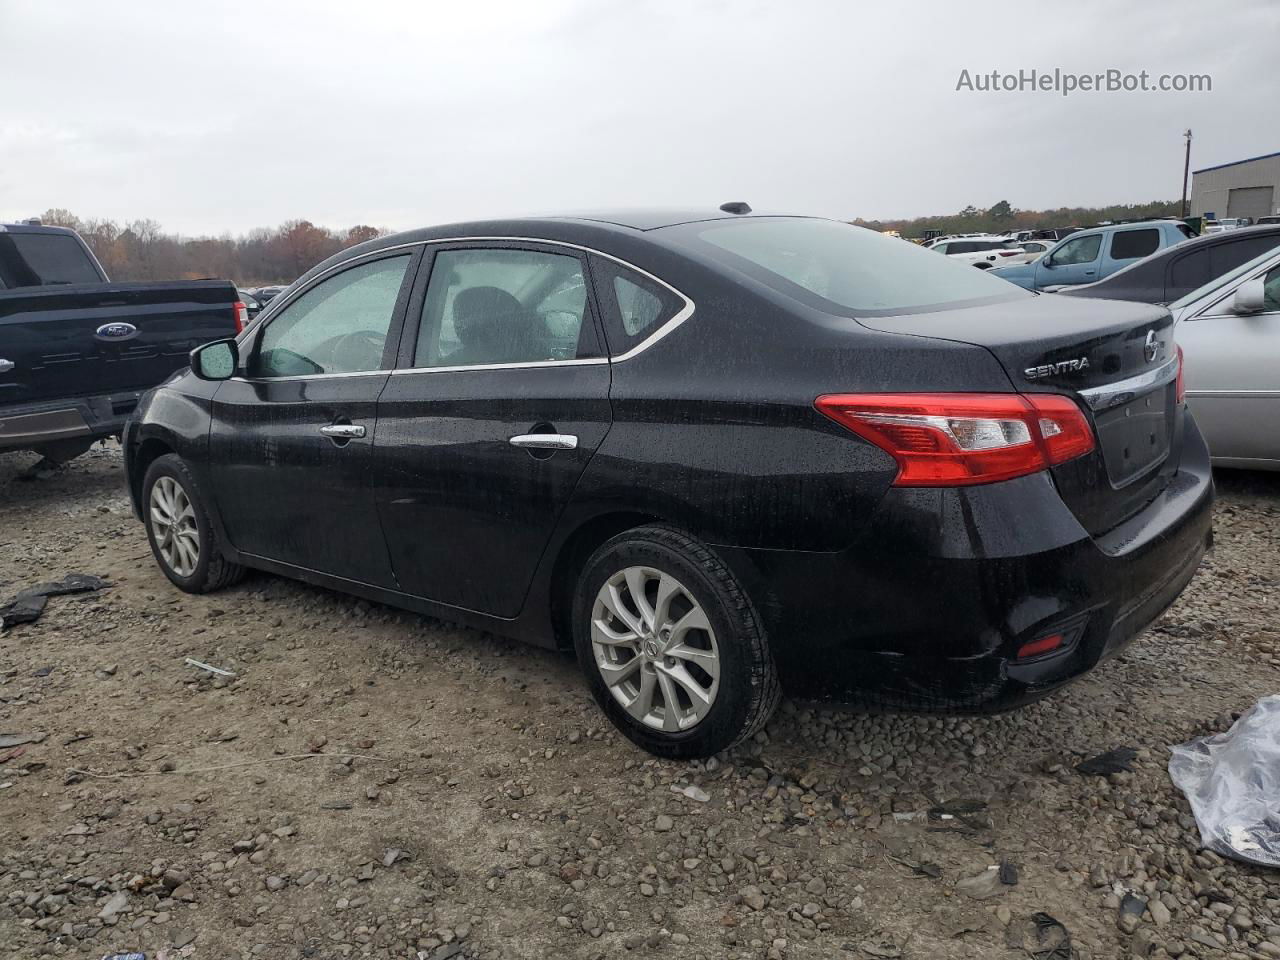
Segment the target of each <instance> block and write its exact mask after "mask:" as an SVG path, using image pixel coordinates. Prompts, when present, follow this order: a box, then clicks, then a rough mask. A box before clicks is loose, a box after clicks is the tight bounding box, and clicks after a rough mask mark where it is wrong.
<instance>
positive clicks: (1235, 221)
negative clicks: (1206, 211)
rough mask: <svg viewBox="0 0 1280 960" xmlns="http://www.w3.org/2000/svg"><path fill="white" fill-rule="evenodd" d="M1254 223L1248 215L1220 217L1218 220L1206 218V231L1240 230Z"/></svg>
mask: <svg viewBox="0 0 1280 960" xmlns="http://www.w3.org/2000/svg"><path fill="white" fill-rule="evenodd" d="M1252 224H1253V221H1252V220H1250V219H1249V218H1248V217H1219V218H1218V219H1217V220H1206V221H1205V222H1204V232H1205V233H1224V232H1226V231H1227V230H1239V229H1241V228H1242V227H1248V226H1251V225H1252Z"/></svg>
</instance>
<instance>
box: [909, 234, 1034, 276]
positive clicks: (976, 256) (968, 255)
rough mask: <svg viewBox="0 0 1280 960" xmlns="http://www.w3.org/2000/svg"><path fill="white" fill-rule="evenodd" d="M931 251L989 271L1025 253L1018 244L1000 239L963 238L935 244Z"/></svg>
mask: <svg viewBox="0 0 1280 960" xmlns="http://www.w3.org/2000/svg"><path fill="white" fill-rule="evenodd" d="M929 249H930V250H932V251H933V252H934V253H941V254H943V255H944V256H948V257H952V258H954V259H956V260H959V261H960V262H961V263H968V264H972V265H973V266H975V267H977V268H978V269H979V270H987V269H989V268H990V267H992V266H993V265H995V264H996V263H1000V262H1002V261H1004V260H1006V259H1007V258H1009V257H1021V255H1022V254H1023V252H1024V251H1023V250H1022V248H1021V247H1019V246H1018V245H1017V244H1014V243H1012V242H1011V241H1009V240H1005V239H1002V238H1000V237H961V238H959V239H952V240H944V241H942V242H941V243H935V244H934V245H933V246H931V247H930V248H929ZM1015 262H1016V261H1015Z"/></svg>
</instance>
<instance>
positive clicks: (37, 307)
mask: <svg viewBox="0 0 1280 960" xmlns="http://www.w3.org/2000/svg"><path fill="white" fill-rule="evenodd" d="M235 300H236V292H235V288H234V287H233V286H232V285H231V284H230V283H228V282H226V281H216V280H207V281H206V280H201V281H184V282H174V283H95V284H66V285H57V286H45V287H30V288H23V289H19V290H11V291H0V358H3V359H5V360H8V361H9V364H7V365H6V366H7V367H9V369H8V371H7V372H4V373H0V406H3V405H8V404H19V403H32V402H40V401H46V400H61V399H67V398H72V397H82V396H98V395H105V394H115V393H125V392H129V391H141V390H146V389H149V388H150V387H154V386H155V385H156V384H158V383H160V382H161V381H162V380H164V379H165V377H167V376H168V375H169V374H171V373H172V372H173V371H174V370H177V369H180V368H181V367H183V366H185V365H186V363H187V354H188V353H189V352H190V351H191V350H192V349H194V348H195V347H198V346H199V345H200V344H202V343H207V342H208V341H210V340H217V339H219V338H220V337H229V336H232V335H233V334H234V332H235V317H234V313H233V304H234V303H235Z"/></svg>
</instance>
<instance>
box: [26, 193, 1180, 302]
mask: <svg viewBox="0 0 1280 960" xmlns="http://www.w3.org/2000/svg"><path fill="white" fill-rule="evenodd" d="M1179 210H1180V203H1179V201H1177V200H1153V201H1151V202H1149V203H1132V204H1116V205H1114V206H1110V207H1059V208H1058V209H1056V210H1018V209H1016V208H1014V207H1013V206H1012V205H1010V203H1009V202H1008V201H1007V200H1001V201H1000V202H999V203H997V204H995V205H994V206H992V207H989V208H988V209H985V210H981V209H979V208H977V207H974V206H968V207H965V208H964V209H963V210H961V211H960V212H959V213H954V214H949V215H945V216H932V217H916V218H915V219H913V220H863V219H856V220H854V221H853V222H854V223H856V224H858V225H860V226H864V227H870V228H871V229H873V230H881V231H883V230H897V231H898V232H899V233H901V234H902V235H903V236H904V237H919V236H922V235H923V234H924V232H925V231H926V230H939V231H941V232H942V233H980V232H981V233H1007V232H1012V231H1015V230H1031V229H1038V228H1042V227H1086V226H1091V225H1093V224H1096V223H1099V222H1101V221H1104V220H1136V219H1147V218H1157V217H1176V216H1178V214H1179ZM40 219H41V222H43V223H45V224H49V225H52V226H62V227H71V228H72V229H73V230H75V231H77V232H78V233H79V234H80V236H82V237H84V239H85V242H86V243H88V244H89V248H90V249H91V250H93V252H94V254H95V255H96V256H97V258H98V261H99V262H100V263H101V264H102V266H103V268H104V269H105V270H106V271H107V276H109V277H111V278H112V279H113V280H196V279H199V278H202V277H216V278H220V279H226V280H232V281H234V282H235V283H236V284H238V285H239V286H241V287H252V286H260V285H264V284H273V283H288V282H291V281H293V280H295V279H297V278H298V277H300V276H301V275H302V274H304V273H306V272H307V271H308V270H309V269H311V268H312V267H313V266H315V265H316V264H317V263H319V262H320V261H321V260H324V259H325V258H327V257H330V256H332V255H333V254H335V253H337V252H338V251H339V250H343V249H345V248H347V247H350V246H352V245H354V244H357V243H362V242H364V241H365V240H372V239H373V238H374V237H380V236H382V235H383V234H385V233H387V232H388V231H387V230H384V229H379V228H377V227H370V226H367V225H363V224H361V225H359V226H355V227H351V228H350V229H349V230H345V231H343V230H336V231H335V230H329V229H326V228H325V227H318V226H316V225H315V224H314V223H311V222H310V221H309V220H288V221H286V222H284V223H282V224H280V226H278V227H260V228H258V229H256V230H251V231H249V232H248V233H247V234H243V235H241V236H238V237H235V236H231V235H230V234H224V235H223V236H220V237H181V236H178V235H176V234H171V233H165V232H164V231H163V230H162V229H161V227H160V224H158V223H157V222H156V221H154V220H132V221H130V222H128V223H125V224H120V223H116V222H115V221H114V220H81V219H80V218H79V217H77V216H76V215H75V214H73V213H72V212H71V211H69V210H63V209H53V210H46V211H45V212H44V213H43V214H42V215H41V217H40Z"/></svg>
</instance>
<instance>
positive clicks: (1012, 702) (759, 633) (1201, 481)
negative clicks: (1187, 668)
mask: <svg viewBox="0 0 1280 960" xmlns="http://www.w3.org/2000/svg"><path fill="white" fill-rule="evenodd" d="M1171 332H1172V328H1171V325H1170V317H1169V314H1168V312H1167V311H1165V310H1162V309H1158V308H1154V307H1149V306H1144V305H1135V304H1123V303H1102V302H1097V303H1090V304H1088V305H1084V304H1076V303H1074V302H1072V301H1071V300H1068V299H1067V298H1065V297H1038V296H1034V295H1031V294H1028V293H1026V292H1024V291H1022V290H1020V289H1017V288H1014V287H1012V286H1011V285H1010V284H1008V283H1005V282H1004V281H1002V280H999V279H996V278H994V277H990V276H987V275H986V274H984V273H982V272H981V271H978V270H974V269H972V268H971V267H969V266H967V265H965V264H959V263H955V262H952V261H948V260H947V259H946V258H945V257H938V256H935V255H933V254H932V253H930V252H929V251H927V250H922V249H920V248H918V247H915V246H914V245H912V244H906V243H902V242H900V241H898V240H895V239H893V238H890V237H884V236H881V235H879V234H876V233H873V232H870V231H867V230H863V229H861V228H858V227H853V226H850V225H848V224H843V223H834V222H831V221H826V220H820V219H812V218H803V217H766V216H753V215H748V214H747V213H746V212H745V208H744V206H743V205H736V204H735V205H726V208H725V210H724V212H717V211H711V212H695V213H689V212H685V213H652V214H640V215H600V216H590V217H565V218H555V219H527V220H509V221H498V222H484V223H468V224H461V225H454V226H448V227H437V228H432V229H426V230H419V231H416V232H411V233H405V234H400V235H398V236H392V237H384V238H381V239H378V240H374V241H371V242H369V243H365V244H362V245H360V246H357V247H354V248H351V249H349V250H345V251H343V252H342V253H341V254H339V255H337V256H336V257H333V258H331V259H330V260H328V261H326V262H324V263H322V264H321V265H319V266H318V267H316V268H315V269H313V270H312V271H311V272H310V273H309V274H308V275H307V276H305V277H304V278H302V279H301V280H300V281H299V282H297V283H296V284H294V285H293V286H291V287H290V289H289V290H288V292H287V293H286V294H285V295H283V296H281V297H279V298H277V300H276V301H275V302H273V303H272V304H271V305H270V306H269V307H268V308H267V309H265V310H264V311H263V313H262V314H261V315H260V316H259V318H258V320H257V321H256V322H255V323H253V324H252V325H250V327H249V328H248V329H247V330H245V331H244V332H243V333H242V334H241V335H240V336H239V337H237V338H236V339H235V340H224V341H219V342H216V343H213V344H208V345H206V346H204V347H201V348H200V349H198V350H196V351H194V353H193V354H192V370H191V371H190V372H189V373H186V374H184V375H182V376H180V377H178V378H176V379H174V380H171V381H169V382H167V383H166V384H164V385H163V386H161V387H159V388H157V389H156V390H154V391H152V392H151V393H150V394H148V395H147V396H146V397H145V398H144V400H143V402H142V403H141V404H140V406H139V408H138V410H137V412H136V414H135V416H134V417H133V419H132V420H131V421H130V423H129V426H128V429H127V431H126V436H125V441H124V442H125V448H126V457H127V466H128V476H129V484H130V490H131V493H132V497H133V501H134V504H135V507H136V509H137V511H138V514H139V516H140V517H141V518H142V519H143V520H144V522H145V524H146V528H147V533H148V535H149V537H150V540H151V545H152V548H153V551H154V553H155V556H156V559H157V561H158V563H159V565H160V568H161V569H162V570H163V571H164V573H165V575H166V576H168V578H169V579H170V580H171V581H172V582H173V583H174V584H176V585H177V586H178V587H179V588H181V589H183V590H186V591H190V592H205V591H209V590H214V589H218V588H220V587H225V586H228V585H229V584H232V583H234V582H236V581H237V580H238V579H239V578H240V577H241V576H242V575H243V573H244V572H245V569H246V568H248V567H253V568H257V569H261V570H266V571H270V572H273V573H277V574H283V575H286V576H290V577H296V578H298V579H301V580H306V581H308V582H311V583H315V584H321V585H324V586H327V587H331V588H334V589H337V590H342V591H346V592H349V593H353V594H357V595H360V596H362V597H366V598H369V599H372V600H376V601H382V602H385V603H389V604H395V605H397V606H401V607H405V608H408V609H411V610H417V611H420V612H423V613H428V614H433V615H437V616H440V617H444V618H447V619H450V620H454V621H459V622H462V623H465V624H470V625H472V626H475V627H478V628H481V629H485V630H491V631H495V632H499V633H504V634H509V635H513V636H516V637H520V638H524V639H527V640H530V641H532V642H534V643H539V644H544V645H546V646H550V647H561V648H564V649H570V648H574V649H576V652H577V655H578V657H579V659H580V661H581V663H582V666H583V669H584V670H585V672H586V675H587V678H588V682H589V684H590V686H591V689H592V691H593V692H594V694H595V696H596V699H597V700H598V701H599V703H600V705H601V707H602V708H603V709H604V711H605V712H606V713H607V714H608V715H609V716H610V718H611V719H612V720H613V722H614V723H615V724H617V726H618V727H619V728H620V729H621V730H622V731H623V732H624V733H625V734H626V735H627V736H629V737H630V738H631V739H632V740H634V741H635V742H637V743H638V744H640V745H642V746H643V747H645V748H646V749H648V750H651V751H653V752H654V753H657V754H661V755H665V756H671V757H679V756H683V757H687V756H702V755H707V754H710V753H714V752H716V751H718V750H721V749H723V748H725V747H727V746H729V745H730V744H732V743H734V742H736V741H738V740H740V739H742V738H743V737H745V736H748V735H749V734H751V733H752V732H753V731H755V730H757V729H759V728H760V726H761V725H762V724H763V723H764V722H765V721H766V720H767V719H768V717H769V715H770V712H771V711H772V710H773V708H774V706H775V704H776V703H777V701H778V697H779V695H780V691H781V690H784V689H785V690H786V691H787V692H788V693H789V694H790V695H792V696H794V697H796V698H798V699H802V700H819V701H841V702H852V703H858V704H863V705H870V706H874V707H884V708H897V709H902V708H905V709H912V710H945V711H987V710H999V709H1006V708H1009V707H1013V706H1017V705H1019V704H1022V703H1025V702H1027V701H1029V700H1031V699H1034V698H1036V697H1039V696H1042V695H1044V694H1045V693H1047V692H1049V691H1051V690H1053V689H1055V688H1056V687H1059V686H1061V685H1062V684H1064V683H1066V682H1067V681H1069V680H1071V679H1073V678H1075V677H1077V676H1079V675H1080V674H1082V673H1084V672H1085V671H1087V670H1089V669H1090V668H1091V667H1093V666H1094V665H1095V664H1097V663H1098V662H1099V661H1100V660H1102V659H1103V658H1105V657H1108V656H1110V655H1112V654H1114V653H1116V652H1117V651H1118V650H1120V649H1121V648H1122V647H1123V646H1124V645H1125V644H1126V643H1127V642H1128V641H1129V640H1130V639H1132V638H1133V637H1134V636H1135V635H1136V634H1138V633H1139V632H1141V631H1142V629H1143V628H1144V627H1145V626H1146V625H1147V624H1148V623H1150V622H1151V620H1152V619H1153V618H1154V617H1156V616H1158V615H1159V614H1160V612H1161V611H1163V610H1164V609H1165V608H1166V607H1167V606H1168V605H1169V604H1170V603H1171V602H1172V601H1173V599H1174V598H1175V597H1176V596H1177V595H1178V593H1179V592H1180V591H1181V590H1182V588H1183V587H1184V586H1185V585H1186V584H1187V582H1188V581H1189V580H1190V579H1191V577H1192V574H1193V573H1194V572H1195V570H1196V567H1197V565H1198V563H1199V561H1200V557H1201V555H1202V553H1203V551H1204V550H1205V548H1206V545H1207V543H1208V540H1209V536H1210V523H1209V521H1210V517H1209V512H1210V504H1211V501H1212V490H1213V488H1212V481H1211V477H1210V471H1209V460H1208V454H1207V452H1206V450H1205V445H1204V442H1203V441H1202V440H1201V438H1200V434H1199V432H1198V431H1197V429H1196V425H1195V423H1194V421H1193V420H1192V418H1191V416H1190V415H1189V414H1188V413H1187V411H1186V408H1185V405H1184V403H1183V398H1182V387H1181V381H1180V377H1179V374H1180V369H1181V367H1180V359H1179V356H1178V352H1177V350H1176V348H1175V346H1174V344H1173V342H1172V337H1171Z"/></svg>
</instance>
